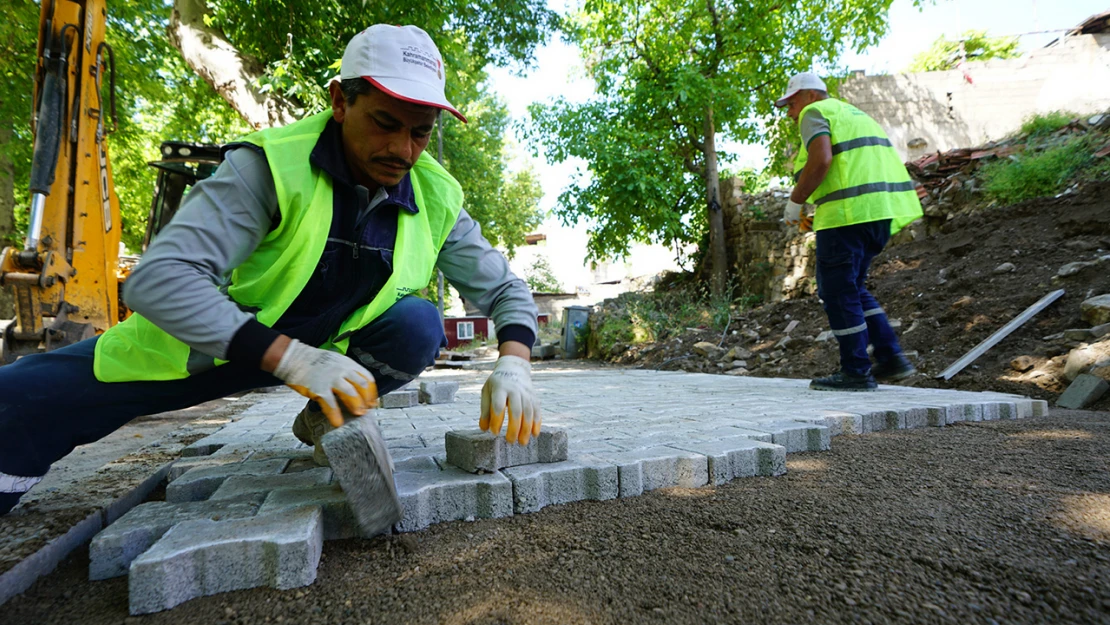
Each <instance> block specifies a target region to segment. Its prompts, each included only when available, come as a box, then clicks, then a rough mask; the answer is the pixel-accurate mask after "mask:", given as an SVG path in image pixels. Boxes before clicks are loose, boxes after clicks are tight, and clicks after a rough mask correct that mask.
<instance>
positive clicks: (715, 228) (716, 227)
mask: <svg viewBox="0 0 1110 625" xmlns="http://www.w3.org/2000/svg"><path fill="white" fill-rule="evenodd" d="M715 135H716V129H715V128H714V127H713V107H712V106H710V107H708V108H706V110H705V141H704V142H703V145H704V146H705V147H704V148H703V149H704V151H705V187H706V200H707V206H708V209H709V259H710V274H709V276H710V277H709V280H710V289H711V291H712V294H713V299H715V300H720V299H722V298H724V297H725V296H726V295H727V293H726V289H727V288H728V267H727V265H728V255H727V254H726V253H725V219H724V213H722V212H721V201H720V197H721V181H720V178H719V176H718V173H717V142H716V140H715V138H714V136H715Z"/></svg>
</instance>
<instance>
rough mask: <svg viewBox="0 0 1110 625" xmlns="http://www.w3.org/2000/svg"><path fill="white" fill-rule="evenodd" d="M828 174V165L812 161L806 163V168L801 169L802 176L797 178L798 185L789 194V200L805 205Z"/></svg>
mask: <svg viewBox="0 0 1110 625" xmlns="http://www.w3.org/2000/svg"><path fill="white" fill-rule="evenodd" d="M828 173H829V165H828V164H824V163H817V162H814V161H810V162H808V163H806V166H805V167H803V168H802V175H801V176H799V177H798V184H796V185H794V192H793V193H791V194H790V200H791V201H792V202H797V203H798V204H805V202H806V200H807V199H809V196H811V195H813V192H814V191H816V190H817V187H819V186H821V183H822V182H824V180H825V176H826V175H827V174H828Z"/></svg>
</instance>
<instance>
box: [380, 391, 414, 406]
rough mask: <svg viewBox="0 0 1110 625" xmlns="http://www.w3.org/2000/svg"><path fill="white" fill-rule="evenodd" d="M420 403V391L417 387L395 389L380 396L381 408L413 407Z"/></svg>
mask: <svg viewBox="0 0 1110 625" xmlns="http://www.w3.org/2000/svg"><path fill="white" fill-rule="evenodd" d="M419 403H420V392H419V391H417V390H415V389H413V390H398V391H393V392H392V393H388V394H386V395H382V396H381V397H379V398H378V406H379V407H381V408H411V407H413V406H415V405H417V404H419Z"/></svg>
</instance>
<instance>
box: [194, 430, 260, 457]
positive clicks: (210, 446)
mask: <svg viewBox="0 0 1110 625" xmlns="http://www.w3.org/2000/svg"><path fill="white" fill-rule="evenodd" d="M272 436H273V434H272V433H270V434H265V435H263V434H259V433H251V434H247V433H243V434H228V433H225V432H224V431H223V430H221V431H219V432H216V433H215V434H211V435H209V436H205V437H204V438H202V439H200V440H198V441H195V442H194V443H192V444H191V445H189V446H187V447H185V449H182V450H181V456H182V457H184V458H188V457H190V456H208V455H211V454H213V453H215V452H217V451H219V450H220V449H222V448H224V447H226V446H227V445H244V444H246V445H251V444H256V443H263V442H266V441H268V440H270V438H272Z"/></svg>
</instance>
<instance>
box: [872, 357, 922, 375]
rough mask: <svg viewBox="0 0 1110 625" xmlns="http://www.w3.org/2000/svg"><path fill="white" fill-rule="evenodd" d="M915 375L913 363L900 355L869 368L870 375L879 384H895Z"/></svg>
mask: <svg viewBox="0 0 1110 625" xmlns="http://www.w3.org/2000/svg"><path fill="white" fill-rule="evenodd" d="M915 373H917V367H914V366H913V363H912V362H910V360H909V359H908V358H906V357H905V356H903V355H902V354H898V355H897V356H895V357H894V358H891V359H890V360H888V361H886V362H880V363H879V364H877V365H875V366H874V367H871V375H873V376H875V379H876V380H879V381H880V382H897V381H898V380H904V379H906V378H908V377H910V376H911V375H913V374H915Z"/></svg>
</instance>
